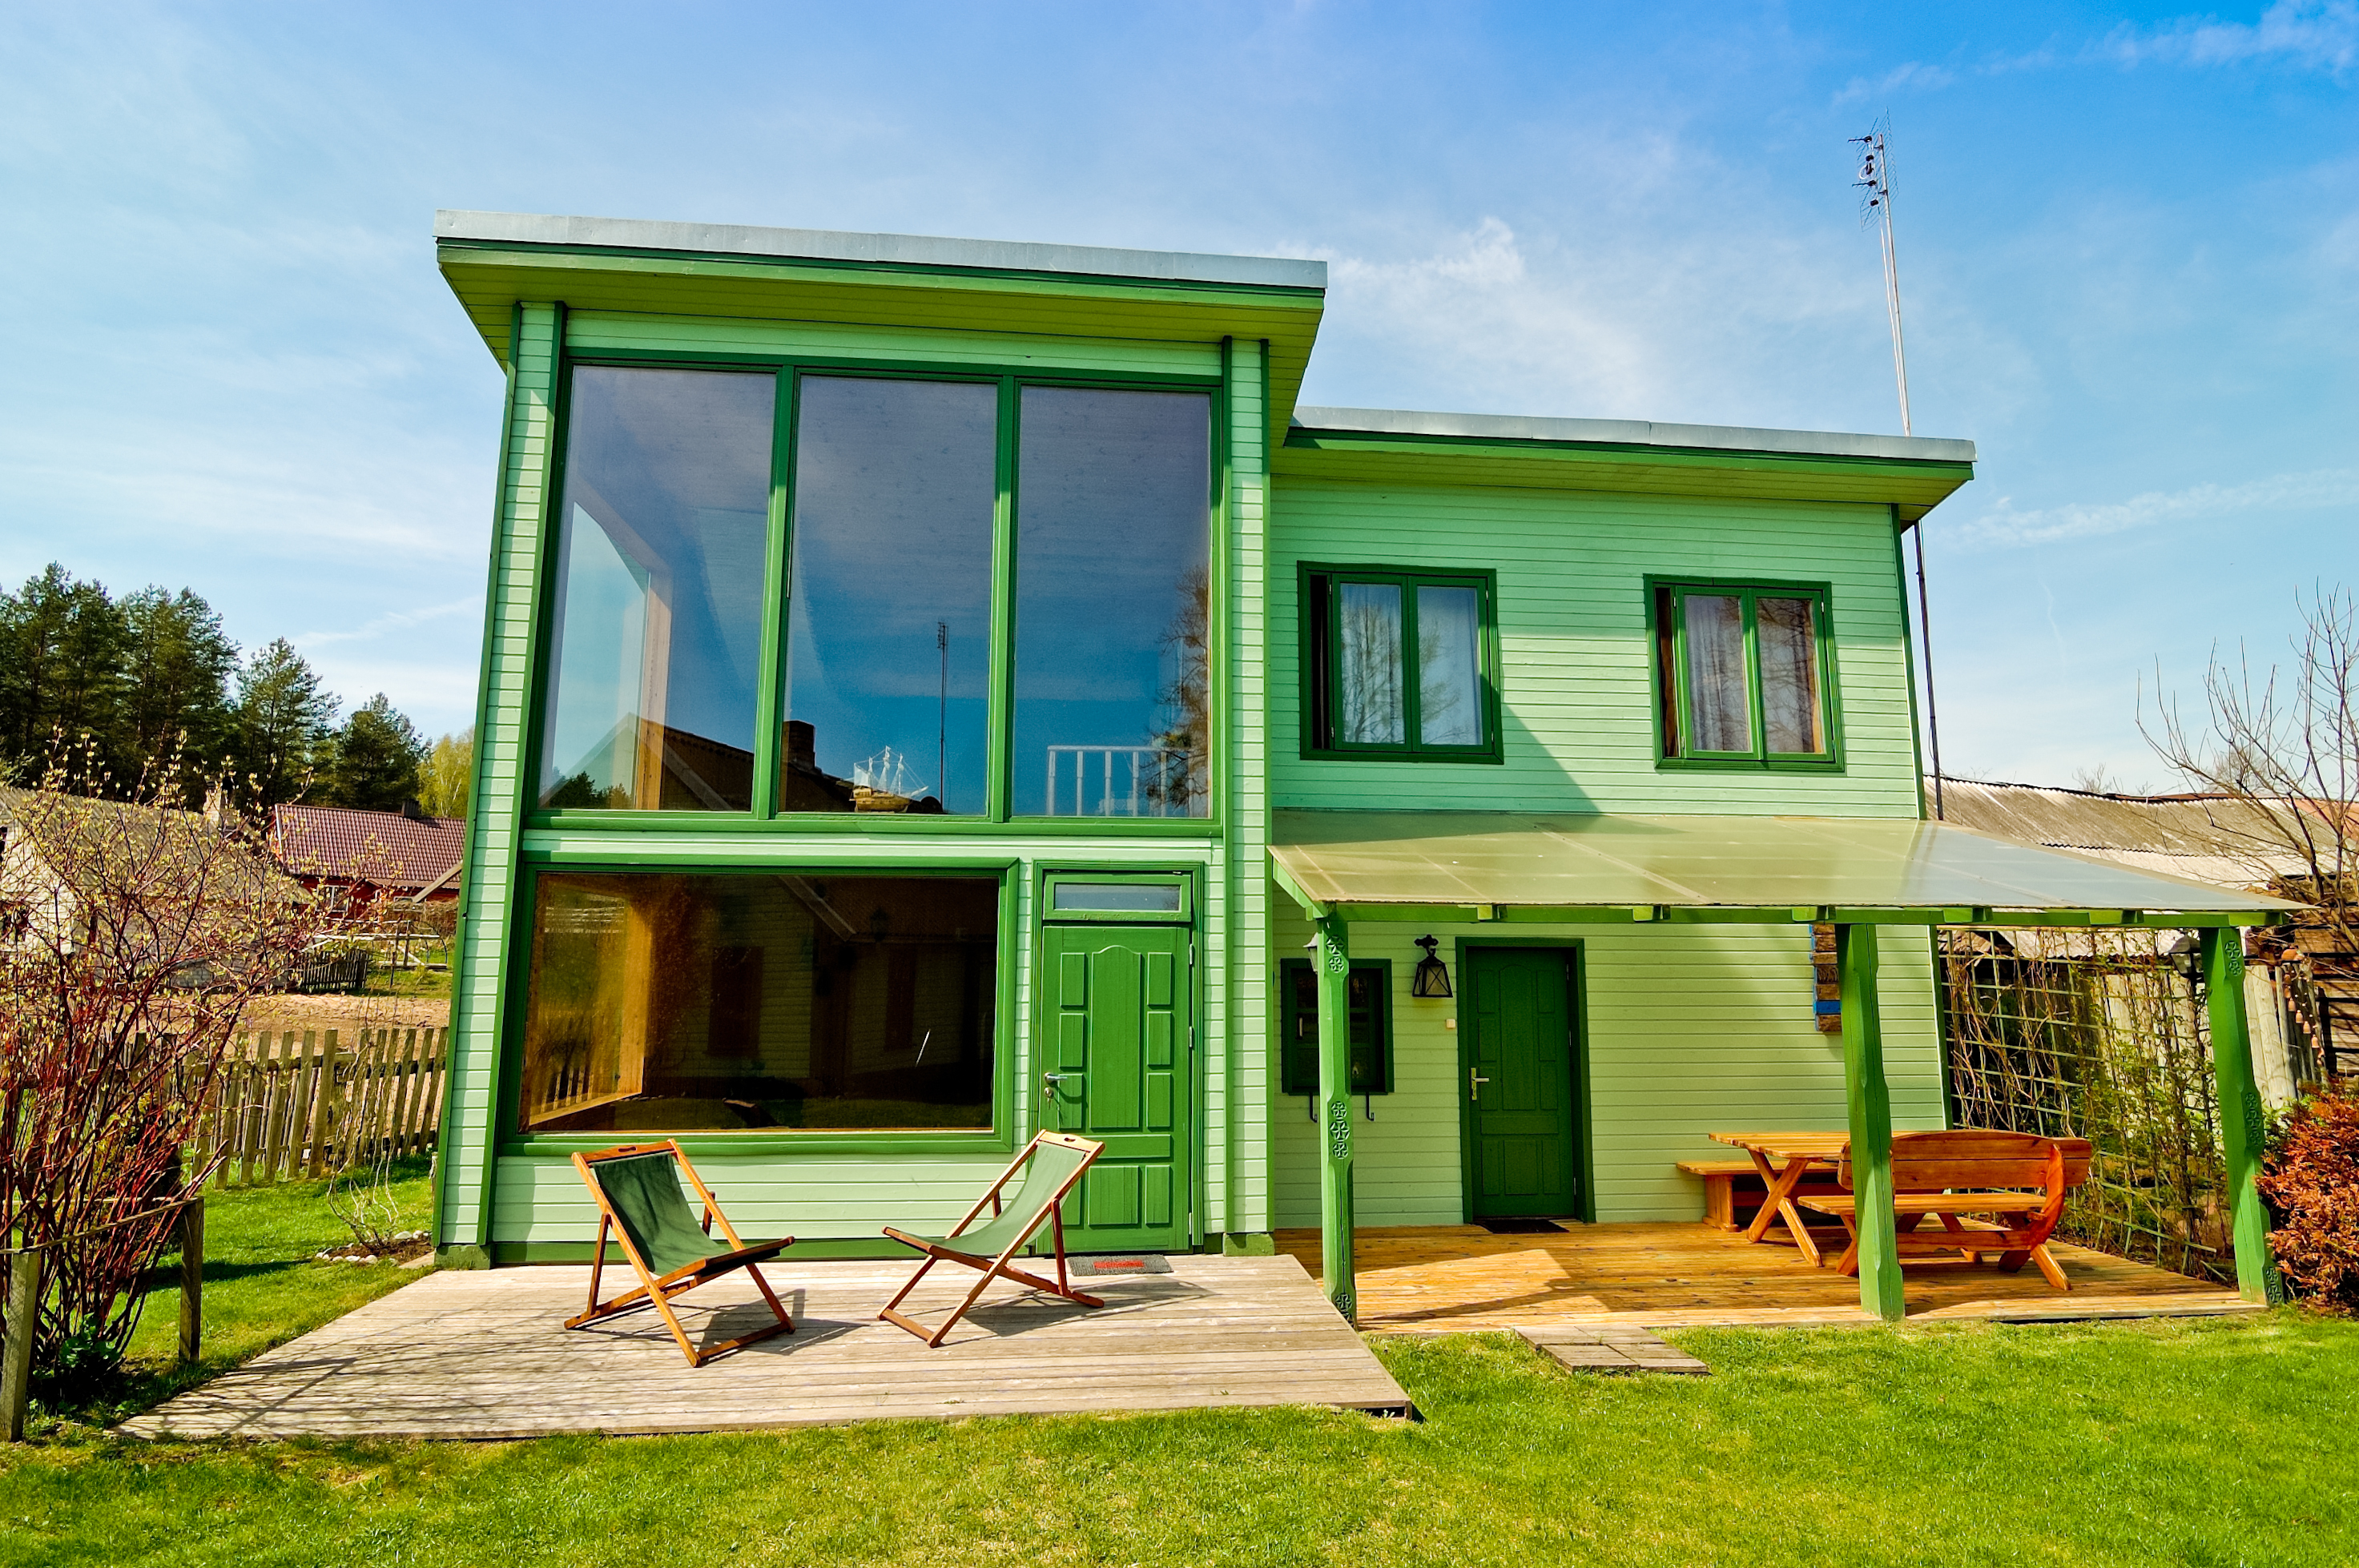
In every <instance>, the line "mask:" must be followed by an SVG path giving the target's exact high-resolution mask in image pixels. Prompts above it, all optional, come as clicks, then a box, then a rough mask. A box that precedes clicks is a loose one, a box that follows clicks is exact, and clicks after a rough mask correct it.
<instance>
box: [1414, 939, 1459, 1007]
mask: <svg viewBox="0 0 2359 1568" xmlns="http://www.w3.org/2000/svg"><path fill="white" fill-rule="evenodd" d="M1417 945H1418V946H1420V947H1422V948H1424V949H1425V957H1422V958H1419V960H1418V961H1417V973H1416V974H1415V975H1414V976H1412V977H1411V978H1410V979H1409V982H1408V994H1409V995H1411V996H1424V997H1445V996H1448V995H1449V994H1450V970H1449V969H1448V968H1446V967H1445V966H1444V965H1443V964H1442V962H1441V960H1440V958H1437V957H1434V955H1433V950H1434V949H1435V948H1436V947H1439V946H1441V943H1440V939H1439V938H1436V937H1432V936H1420V937H1419V938H1418V939H1417Z"/></svg>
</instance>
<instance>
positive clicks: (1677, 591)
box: [1643, 572, 1922, 790]
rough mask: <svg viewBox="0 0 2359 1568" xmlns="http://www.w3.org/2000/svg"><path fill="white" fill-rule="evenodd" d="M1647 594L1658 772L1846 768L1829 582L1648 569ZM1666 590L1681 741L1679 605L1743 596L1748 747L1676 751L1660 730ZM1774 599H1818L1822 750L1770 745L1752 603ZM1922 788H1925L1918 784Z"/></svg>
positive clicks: (1684, 729) (1685, 729)
mask: <svg viewBox="0 0 2359 1568" xmlns="http://www.w3.org/2000/svg"><path fill="white" fill-rule="evenodd" d="M1643 580H1644V582H1645V588H1646V594H1647V688H1648V692H1649V695H1650V697H1651V702H1650V704H1649V712H1650V717H1651V718H1652V720H1653V723H1654V729H1655V770H1656V772H1658V773H1712V772H1722V773H1726V772H1734V773H1842V772H1843V771H1844V768H1843V697H1842V693H1841V691H1840V690H1839V689H1838V687H1837V685H1836V681H1835V644H1836V641H1837V639H1836V637H1835V604H1834V586H1833V584H1832V583H1828V582H1793V581H1785V580H1780V579H1774V578H1744V579H1734V578H1730V579H1715V578H1698V577H1669V576H1662V575H1658V574H1656V573H1653V572H1649V573H1647V576H1646V578H1645V579H1643ZM1667 592H1668V593H1669V595H1670V596H1671V602H1672V605H1673V608H1674V620H1675V623H1674V624H1673V626H1672V627H1671V665H1672V667H1671V670H1670V677H1671V692H1670V698H1671V705H1672V706H1674V707H1675V708H1676V710H1677V713H1678V716H1679V725H1680V740H1681V743H1682V746H1684V744H1685V741H1686V737H1687V736H1688V735H1690V734H1691V733H1693V731H1694V720H1693V719H1692V718H1691V716H1690V707H1689V701H1688V652H1687V643H1688V638H1687V616H1686V613H1685V611H1684V609H1683V606H1684V605H1685V603H1686V600H1687V596H1688V594H1689V593H1690V592H1701V593H1710V594H1719V595H1727V594H1734V595H1736V596H1738V597H1739V598H1740V599H1741V600H1742V601H1743V609H1742V613H1743V616H1744V622H1745V705H1746V712H1747V717H1748V719H1749V720H1750V722H1751V724H1752V730H1753V749H1752V750H1751V751H1750V752H1684V751H1682V752H1679V753H1674V752H1672V750H1671V748H1670V745H1669V737H1668V736H1667V735H1665V734H1664V733H1663V710H1664V708H1665V706H1666V704H1665V702H1664V692H1663V677H1664V670H1663V659H1662V633H1663V627H1662V620H1661V602H1660V601H1661V599H1662V596H1663V595H1664V594H1665V593H1667ZM1765 596H1766V597H1768V598H1772V599H1803V598H1808V599H1811V600H1816V601H1817V603H1818V607H1819V621H1820V624H1821V627H1822V628H1823V632H1822V634H1821V636H1820V638H1819V640H1818V643H1819V646H1818V666H1819V670H1818V673H1819V700H1820V705H1821V711H1822V712H1823V713H1824V715H1825V721H1826V729H1827V750H1826V752H1824V753H1823V754H1803V753H1799V752H1777V753H1775V754H1772V753H1771V752H1769V751H1768V750H1767V747H1768V744H1769V731H1768V724H1767V715H1766V712H1765V708H1764V704H1763V700H1762V696H1761V653H1760V642H1759V633H1758V632H1757V630H1756V623H1755V617H1754V608H1753V607H1754V601H1755V600H1756V599H1760V598H1763V597H1765ZM1919 788H1920V790H1921V788H1922V786H1921V785H1920V786H1919Z"/></svg>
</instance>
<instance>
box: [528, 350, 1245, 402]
mask: <svg viewBox="0 0 2359 1568" xmlns="http://www.w3.org/2000/svg"><path fill="white" fill-rule="evenodd" d="M566 360H567V362H568V363H569V364H576V365H598V366H602V367H613V368H617V369H625V370H629V369H639V370H717V371H735V372H739V373H743V372H745V371H754V370H775V371H777V372H779V373H782V374H784V373H794V374H797V375H832V376H843V377H847V378H853V379H858V380H863V381H965V382H995V381H1002V380H1005V379H1006V378H1008V377H1011V376H1012V377H1014V378H1015V379H1016V381H1017V382H1018V383H1019V384H1022V385H1025V386H1078V387H1107V388H1111V389H1115V390H1130V389H1133V388H1136V389H1139V390H1160V389H1166V388H1168V389H1169V390H1172V391H1178V392H1214V391H1217V390H1218V389H1219V385H1220V383H1219V378H1218V377H1216V376H1209V375H1201V374H1196V373H1190V372H1188V371H1183V370H1170V371H1149V370H1080V369H1075V370H1067V369H1060V370H1027V369H1024V368H1022V367H1020V366H1018V365H1016V364H1015V363H1014V362H1011V361H1007V360H902V359H893V358H890V357H886V356H865V355H857V354H800V353H779V352H772V351H752V350H749V351H735V350H731V349H706V348H695V349H633V350H630V351H619V350H614V349H596V348H585V349H571V348H569V349H568V350H567V351H566Z"/></svg>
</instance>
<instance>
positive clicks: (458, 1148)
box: [436, 305, 560, 1246]
mask: <svg viewBox="0 0 2359 1568" xmlns="http://www.w3.org/2000/svg"><path fill="white" fill-rule="evenodd" d="M559 330H560V329H559V325H558V310H557V308H556V307H554V306H549V305H527V306H524V307H522V308H520V310H519V313H518V322H517V336H516V362H515V366H514V368H513V370H512V371H511V372H510V380H509V388H508V406H507V416H506V417H507V429H506V433H505V436H504V438H503V439H502V441H501V451H502V456H503V458H504V460H505V461H504V463H503V467H502V471H501V474H500V477H499V491H498V499H497V503H496V507H495V514H494V518H493V524H492V563H491V582H490V585H489V587H488V589H487V592H486V608H485V611H484V620H485V624H484V671H483V690H482V692H481V693H480V694H479V696H478V704H479V706H478V708H477V712H476V721H475V734H476V741H475V774H474V779H473V783H472V784H471V786H470V787H471V789H472V790H473V796H474V798H473V803H472V806H471V808H470V810H469V812H468V816H467V820H468V845H467V875H466V880H465V883H464V886H465V900H466V907H465V911H464V914H463V916H462V923H461V927H460V933H459V964H458V971H457V976H456V985H455V988H454V990H453V993H452V996H451V1046H450V1071H449V1076H448V1079H447V1082H446V1088H445V1091H444V1092H445V1096H446V1098H445V1100H444V1104H443V1115H442V1149H441V1158H440V1187H439V1190H438V1191H439V1202H440V1218H439V1221H438V1224H437V1226H436V1236H437V1238H439V1239H440V1241H441V1242H442V1243H443V1244H444V1245H446V1246H447V1245H451V1244H458V1243H464V1244H468V1245H476V1246H480V1245H482V1244H483V1242H484V1240H485V1239H487V1238H486V1235H485V1232H484V1222H485V1219H486V1207H485V1196H486V1194H485V1183H486V1181H487V1179H488V1178H489V1175H490V1168H489V1167H490V1155H491V1145H490V1141H489V1137H488V1133H489V1123H490V1118H491V1107H492V1103H493V1101H494V1099H495V1098H496V1093H495V1090H496V1066H497V1057H498V1040H499V1029H500V996H501V989H502V982H503V979H504V976H505V967H504V964H503V962H502V957H503V954H504V953H505V951H506V943H505V940H504V938H505V934H506V929H507V925H508V921H509V919H510V917H511V914H512V911H511V909H510V907H509V890H510V889H511V888H512V887H513V886H514V884H515V879H516V847H517V836H518V830H519V825H520V823H521V821H522V816H523V800H522V794H523V791H522V787H521V785H522V779H523V767H524V761H523V759H524V725H525V715H526V714H527V712H528V711H529V709H530V708H531V687H532V648H533V641H534V637H533V624H534V617H535V614H536V607H535V602H534V600H535V593H536V588H537V585H538V580H539V566H540V556H541V537H542V528H543V524H544V521H545V519H546V517H547V514H548V505H547V503H548V490H549V465H550V460H551V455H552V451H553V449H554V445H555V435H556V431H555V408H556V383H557V366H558V353H557V334H558V331H559Z"/></svg>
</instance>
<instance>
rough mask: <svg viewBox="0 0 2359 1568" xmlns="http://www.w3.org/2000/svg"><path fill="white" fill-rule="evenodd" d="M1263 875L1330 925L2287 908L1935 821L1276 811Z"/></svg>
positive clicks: (2082, 918) (2162, 918)
mask: <svg viewBox="0 0 2359 1568" xmlns="http://www.w3.org/2000/svg"><path fill="white" fill-rule="evenodd" d="M1270 859H1271V862H1272V867H1273V870H1274V871H1275V874H1276V875H1277V880H1278V882H1279V883H1280V885H1281V886H1283V887H1284V888H1285V889H1286V890H1287V892H1288V893H1289V894H1290V895H1291V896H1292V897H1293V898H1294V899H1295V900H1296V901H1297V902H1298V903H1300V904H1302V906H1303V907H1304V908H1305V909H1306V910H1308V911H1309V912H1310V914H1312V915H1314V916H1317V917H1321V918H1324V917H1326V916H1329V915H1340V916H1342V917H1343V919H1345V920H1347V921H1372V920H1411V921H1480V920H1500V921H1509V922H1514V921H1525V922H1549V923H1562V922H1584V923H1601V922H1603V923H1615V922H1621V923H1627V922H1636V921H1670V922H1686V923H1741V924H1785V923H1791V922H1797V921H1803V922H1808V921H1833V922H1838V923H1849V924H1854V925H2149V926H2190V925H2266V924H2267V923H2268V922H2269V920H2270V919H2271V918H2273V916H2274V915H2275V914H2276V913H2277V912H2279V911H2288V910H2294V909H2299V908H2300V907H2301V906H2300V905H2299V904H2295V903H2288V902H2287V901H2285V900H2283V899H2278V898H2272V897H2269V896H2268V895H2267V894H2264V893H2257V892H2246V891H2244V890H2241V889H2235V888H2223V887H2216V886H2212V885H2208V884H2206V883H2202V882H2194V881H2184V880H2182V879H2180V878H2178V877H2169V876H2159V875H2157V874H2155V873H2153V872H2150V871H2132V870H2130V869H2128V868H2126V867H2124V866H2120V865H2116V864H2112V863H2109V862H2106V861H2103V860H2091V859H2088V858H2085V857H2082V856H2080V855H2074V854H2069V853H2066V852H2064V851H2061V850H2056V849H2039V848H2037V847H2035V846H2032V845H2028V844H2018V843H2016V842H2013V841H2011V840H2008V839H2005V838H1992V837H1990V836H1989V835H1987V834H1983V833H1977V832H1975V831H1973V829H1972V828H1967V827H1956V826H1954V825H1952V824H1949V823H1941V822H1919V821H1914V820H1908V819H1876V818H1864V817H1825V816H1621V815H1616V814H1609V813H1597V812H1587V813H1563V814H1539V813H1523V812H1493V811H1424V812H1379V811H1367V812H1363V811H1280V812H1277V813H1276V814H1275V816H1274V820H1273V822H1272V825H1271V830H1270Z"/></svg>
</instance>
